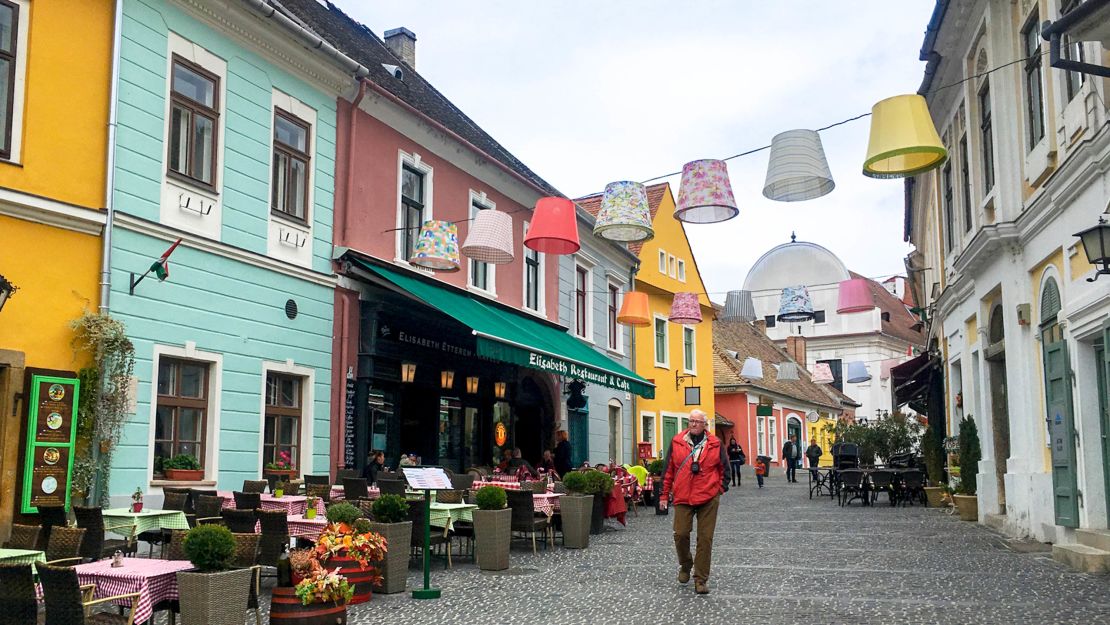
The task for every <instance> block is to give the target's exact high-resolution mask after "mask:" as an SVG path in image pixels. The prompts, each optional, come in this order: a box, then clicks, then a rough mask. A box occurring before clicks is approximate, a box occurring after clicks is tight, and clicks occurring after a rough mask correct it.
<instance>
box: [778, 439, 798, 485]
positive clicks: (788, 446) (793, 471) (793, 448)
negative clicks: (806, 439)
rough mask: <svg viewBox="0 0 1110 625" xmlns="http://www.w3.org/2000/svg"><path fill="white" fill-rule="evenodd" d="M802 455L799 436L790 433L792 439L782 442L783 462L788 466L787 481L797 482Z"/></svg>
mask: <svg viewBox="0 0 1110 625" xmlns="http://www.w3.org/2000/svg"><path fill="white" fill-rule="evenodd" d="M801 457H802V450H801V449H799V448H798V436H797V435H796V434H791V435H790V440H788V441H786V442H785V443H783V444H782V463H783V465H785V466H786V481H787V482H791V483H797V481H798V461H799V460H800V459H801Z"/></svg>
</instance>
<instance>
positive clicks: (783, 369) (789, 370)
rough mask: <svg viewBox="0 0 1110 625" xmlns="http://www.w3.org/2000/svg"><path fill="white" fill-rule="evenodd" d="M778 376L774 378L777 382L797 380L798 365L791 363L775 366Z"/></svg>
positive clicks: (781, 363)
mask: <svg viewBox="0 0 1110 625" xmlns="http://www.w3.org/2000/svg"><path fill="white" fill-rule="evenodd" d="M775 368H776V369H777V370H778V374H777V375H776V376H775V377H776V379H778V381H779V382H792V381H794V380H797V379H799V378H798V365H797V364H796V363H793V362H780V363H779V364H778V365H776V366H775Z"/></svg>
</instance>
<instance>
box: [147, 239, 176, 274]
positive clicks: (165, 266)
mask: <svg viewBox="0 0 1110 625" xmlns="http://www.w3.org/2000/svg"><path fill="white" fill-rule="evenodd" d="M180 244H181V239H178V240H177V241H174V243H173V245H171V246H170V249H168V250H166V251H165V252H162V256H161V257H160V258H159V259H158V260H156V261H154V264H153V265H151V266H150V271H153V272H154V275H156V276H158V281H159V282H164V281H165V280H166V278H168V277H170V254H173V251H174V250H175V249H177V246H178V245H180Z"/></svg>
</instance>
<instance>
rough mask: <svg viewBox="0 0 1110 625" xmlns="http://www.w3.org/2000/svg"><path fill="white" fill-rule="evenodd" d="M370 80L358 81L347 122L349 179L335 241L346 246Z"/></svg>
mask: <svg viewBox="0 0 1110 625" xmlns="http://www.w3.org/2000/svg"><path fill="white" fill-rule="evenodd" d="M369 86H370V81H369V80H367V79H365V78H363V79H360V80H359V81H358V94H357V95H356V96H355V99H354V100H353V101H352V102H351V116H350V119H349V120H348V122H347V180H346V181H345V182H346V184H345V185H344V193H343V203H342V204H340V205H339V206H337V207H336V208H338V209H339V213H338V214H337V215H336V216H335V242H336V243H337V244H338V245H341V246H346V245H347V243H348V241H347V216H348V215H350V214H351V202H352V200H351V198H352V196H353V195H354V192H355V177H354V170H355V129H356V128H357V126H358V125H357V117H358V105H359V104H360V103H361V102H362V98H364V97H366V89H367V88H368V87H369Z"/></svg>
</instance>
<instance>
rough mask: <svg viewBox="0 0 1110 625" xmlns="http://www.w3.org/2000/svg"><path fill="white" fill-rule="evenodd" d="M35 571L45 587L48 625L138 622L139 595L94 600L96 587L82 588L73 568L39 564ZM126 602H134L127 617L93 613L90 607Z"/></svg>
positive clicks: (128, 624) (108, 624)
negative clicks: (136, 611)
mask: <svg viewBox="0 0 1110 625" xmlns="http://www.w3.org/2000/svg"><path fill="white" fill-rule="evenodd" d="M35 569H36V570H37V571H38V574H39V582H40V583H41V584H42V598H43V603H44V604H45V606H46V625H86V624H89V625H93V624H95V625H114V624H126V625H132V624H133V623H134V622H135V608H137V607H138V606H139V593H137V592H133V593H128V594H124V595H114V596H111V597H103V598H101V599H93V593H94V592H95V591H96V586H94V585H92V584H89V585H87V586H81V584H80V582H79V581H78V580H77V571H76V570H75V569H72V568H69V567H57V566H51V565H49V564H38V565H36V567H35ZM122 599H130V600H131V611H130V613H129V614H128V615H127V616H124V615H122V614H111V613H108V612H97V613H95V614H93V613H90V608H93V607H95V606H99V605H108V606H111V607H115V606H114V605H113V604H114V603H115V602H116V601H120V600H122Z"/></svg>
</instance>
